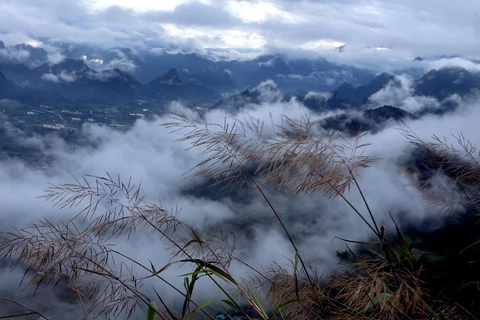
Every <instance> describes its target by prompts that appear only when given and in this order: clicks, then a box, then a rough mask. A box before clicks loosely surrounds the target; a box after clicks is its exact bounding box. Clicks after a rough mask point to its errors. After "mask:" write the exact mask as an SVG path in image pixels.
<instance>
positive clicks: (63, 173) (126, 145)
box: [0, 76, 480, 314]
mask: <svg viewBox="0 0 480 320" xmlns="http://www.w3.org/2000/svg"><path fill="white" fill-rule="evenodd" d="M49 77H51V76H49ZM59 81H60V79H59ZM404 81H405V83H407V82H408V80H404ZM274 88H275V86H274V83H272V82H267V83H264V84H262V85H261V86H259V88H257V90H259V91H261V94H260V103H259V104H251V105H250V106H249V107H248V108H245V109H243V110H241V111H238V112H236V113H234V114H233V115H232V114H229V113H226V112H225V111H222V110H215V111H211V112H208V113H207V114H206V118H207V120H208V121H209V122H210V123H224V121H225V119H227V121H229V122H232V121H233V119H237V120H239V121H245V119H249V118H251V117H253V118H254V119H259V120H260V121H263V122H264V123H265V127H264V134H265V135H268V134H269V133H272V132H273V131H274V129H273V128H272V126H271V124H272V121H273V122H274V123H276V124H280V123H281V122H282V120H284V119H285V118H283V116H287V117H289V118H292V119H299V118H300V117H302V116H308V117H310V118H311V120H312V121H316V120H318V119H321V118H323V117H325V116H327V115H328V114H314V113H311V112H310V111H309V110H308V109H307V108H306V107H305V106H303V105H302V104H301V103H299V102H298V101H296V100H295V99H291V100H289V101H285V100H283V99H281V93H279V92H276V91H275V90H274ZM389 92H390V91H385V92H384V96H385V97H384V99H387V97H386V95H387V94H388V93H389ZM311 95H316V94H314V93H311ZM325 98H327V96H325ZM473 106H474V103H472V104H469V103H465V102H464V108H461V109H459V112H458V113H457V114H454V115H448V116H445V117H439V116H429V117H426V118H423V119H421V120H418V121H408V125H409V126H410V128H412V130H414V131H415V133H417V134H418V135H419V136H420V137H422V138H425V139H428V138H429V137H430V135H431V134H437V135H439V136H442V135H448V134H450V133H457V132H460V131H463V132H464V133H465V135H466V136H470V137H475V136H476V134H477V131H478V129H476V126H475V123H476V122H475V121H476V119H478V117H480V110H479V109H478V108H474V107H473ZM171 108H172V109H173V110H175V111H177V112H181V113H185V114H186V115H187V116H189V117H191V118H192V119H197V117H198V116H197V115H196V113H195V112H194V111H192V110H189V109H185V108H183V107H182V106H181V105H180V104H178V103H175V104H172V106H171ZM170 120H171V118H170V116H164V117H161V118H156V119H154V120H152V121H144V120H140V121H137V122H136V123H135V125H134V126H133V127H132V128H131V129H130V130H128V131H127V132H120V131H115V130H113V129H111V128H109V127H108V126H98V125H87V124H86V125H84V127H83V128H82V130H81V135H82V136H83V138H84V139H83V140H84V141H89V142H90V143H91V145H81V146H80V145H77V146H75V145H67V144H66V143H65V142H63V141H62V140H60V139H58V138H54V137H52V136H49V137H27V136H25V135H22V134H21V133H19V132H17V131H15V132H12V137H16V139H17V141H18V143H21V144H26V145H30V146H37V147H40V148H41V149H42V150H43V151H44V152H47V153H48V154H49V155H50V157H51V158H52V161H53V162H52V163H51V164H50V166H49V167H48V168H46V169H44V170H41V171H39V170H36V169H33V168H30V167H27V166H25V165H24V164H22V163H21V162H19V161H18V160H8V161H5V160H2V161H1V166H0V190H2V192H0V202H1V203H2V204H3V206H2V208H3V209H2V210H0V221H1V223H0V225H2V228H8V227H10V226H12V225H13V226H15V227H21V226H24V225H25V224H27V223H32V222H34V221H36V220H37V219H41V218H43V217H46V218H48V219H50V220H52V221H61V220H65V219H68V218H69V217H71V216H72V215H74V214H75V213H76V212H78V210H79V208H80V207H77V208H72V209H67V210H66V211H60V210H59V209H58V208H52V207H51V204H50V203H48V202H45V201H44V200H42V199H38V198H36V197H37V196H39V195H41V194H43V193H44V191H43V190H44V188H45V187H47V183H48V182H51V183H54V184H59V183H69V182H74V181H73V180H72V177H71V176H70V174H69V173H72V174H73V175H74V176H76V177H81V175H82V174H85V173H88V174H92V175H100V176H102V175H104V174H105V172H106V171H107V172H109V173H110V174H111V175H112V176H116V175H117V174H120V175H121V176H122V177H123V178H124V179H127V180H128V179H129V178H130V177H132V182H133V183H136V184H139V183H140V182H141V184H142V194H143V195H144V196H145V197H146V200H149V201H161V203H162V205H163V206H164V207H165V208H176V207H177V206H178V207H180V208H182V210H181V212H180V213H179V216H178V217H179V218H180V219H182V220H184V221H185V222H187V223H189V224H191V225H193V226H195V227H198V228H201V229H204V230H205V229H209V228H210V229H209V230H211V228H212V226H215V225H217V224H218V225H220V226H222V227H223V229H224V231H226V232H227V233H228V234H230V235H238V236H239V242H238V247H239V250H240V251H239V253H238V254H239V255H241V256H242V257H243V258H245V259H246V261H247V262H250V263H252V264H253V265H254V266H259V265H263V266H268V265H270V264H271V263H272V262H273V261H274V260H275V261H276V262H278V263H279V264H286V263H287V259H286V258H287V257H290V258H293V257H294V252H293V251H292V248H291V247H290V245H289V244H288V242H287V241H286V239H285V237H284V236H282V231H281V227H280V226H279V225H278V223H277V222H276V220H275V217H274V216H273V214H272V212H271V211H270V209H269V207H268V204H267V203H265V201H264V200H263V199H262V197H261V195H260V194H259V193H258V192H255V190H251V191H244V192H246V193H247V195H246V196H245V197H244V199H243V200H240V201H243V202H242V203H241V204H239V203H238V199H236V198H235V196H228V195H226V196H225V197H218V194H216V195H215V197H209V196H208V193H207V195H204V196H201V197H196V196H194V195H192V194H191V192H192V190H198V188H200V186H201V183H202V178H200V177H197V178H191V179H186V180H182V177H184V176H183V174H184V173H185V172H186V171H187V170H189V169H190V168H192V167H193V166H195V165H196V164H197V163H198V162H200V161H201V160H202V159H203V158H202V157H203V156H202V155H200V151H201V150H195V149H193V150H189V151H185V149H187V148H188V146H189V145H188V144H187V143H185V142H178V141H176V140H177V139H178V138H180V137H182V133H179V132H177V133H170V130H167V129H166V128H163V127H162V126H161V124H162V123H164V122H167V121H170ZM215 128H216V127H214V126H212V130H217V129H215ZM364 139H365V141H364V142H370V143H372V145H371V146H370V147H368V148H366V149H365V155H368V156H372V157H375V158H381V159H382V160H380V161H379V162H377V163H376V164H375V165H374V166H372V167H370V168H366V169H362V170H361V171H360V173H359V183H360V185H361V187H362V190H363V192H364V194H365V196H366V198H367V200H368V201H369V204H370V206H371V209H372V211H373V213H374V214H375V216H376V217H377V218H378V220H379V223H381V224H382V225H385V226H386V228H387V231H392V232H393V231H394V227H393V226H392V223H391V220H389V215H388V214H389V212H391V213H392V214H393V215H394V216H395V217H398V220H399V222H400V223H401V224H408V223H420V222H421V221H422V219H424V218H426V217H431V216H435V217H437V220H438V221H439V223H441V217H438V216H437V215H436V214H437V213H436V211H435V210H432V209H430V208H428V206H427V204H426V203H425V201H424V200H423V199H422V198H421V197H420V196H419V195H418V193H417V192H416V190H415V189H414V188H413V187H412V186H411V184H410V180H409V178H408V177H407V176H406V173H405V170H403V169H402V167H401V166H400V165H399V163H401V161H402V159H405V157H407V156H408V154H409V150H410V148H411V147H410V145H409V143H408V141H406V139H405V138H404V137H403V136H402V135H401V134H400V133H399V132H398V130H396V129H395V128H388V129H386V130H384V131H381V132H379V133H378V134H375V135H367V136H366V137H364ZM200 190H202V189H200ZM186 191H188V192H186ZM204 191H205V190H204ZM265 192H266V193H267V196H268V197H269V199H270V200H271V201H272V203H273V205H274V206H275V208H276V210H277V211H278V213H279V215H280V216H281V217H282V218H283V219H285V221H286V223H287V226H288V228H289V230H290V231H291V232H292V234H293V235H295V238H296V239H297V242H298V245H299V248H300V250H301V252H302V254H304V257H305V258H308V259H309V260H312V261H314V263H315V264H316V265H317V266H318V267H319V269H320V271H321V272H329V271H330V270H332V268H334V267H335V266H336V263H337V260H336V251H337V250H344V249H345V244H344V243H343V242H342V241H339V240H334V237H335V236H338V237H344V238H348V239H351V240H366V239H368V238H369V237H370V235H371V234H370V231H369V230H368V228H367V227H366V226H365V225H364V224H362V223H361V221H360V220H359V218H358V217H357V216H356V215H355V213H354V212H353V211H352V210H351V208H349V207H348V205H347V204H346V203H344V202H343V201H342V200H341V199H339V198H337V199H335V200H334V201H331V200H329V199H326V198H324V197H322V196H321V195H320V194H306V195H299V196H297V197H288V196H286V195H285V194H283V193H279V192H276V191H275V190H271V189H269V188H265ZM189 193H190V194H189ZM346 196H347V197H348V199H349V200H350V201H351V202H352V203H353V204H354V205H355V206H356V207H358V208H361V210H362V212H363V208H364V204H363V201H362V197H361V196H360V194H359V193H358V192H357V191H356V190H355V189H354V188H353V189H352V190H351V191H350V192H347V194H346ZM7 208H8V209H7ZM102 209H103V210H105V209H106V207H103V206H102V207H101V208H99V210H102ZM12 217H15V219H12ZM115 247H116V248H117V249H118V250H121V251H122V252H124V253H126V254H128V255H131V256H132V257H134V258H136V259H138V260H139V261H141V262H144V263H146V264H148V265H149V262H148V261H149V260H152V262H153V263H154V265H155V266H159V267H160V266H163V265H165V264H166V263H167V262H168V254H167V253H168V250H167V247H166V245H165V243H164V242H162V241H161V240H160V239H158V238H155V237H154V236H153V235H147V234H145V233H142V232H138V233H135V234H133V235H132V236H131V237H130V238H129V239H127V238H126V237H125V238H123V237H121V238H120V239H118V240H115ZM312 247H314V248H321V249H319V250H312V249H311V248H312ZM232 268H233V270H234V272H235V273H236V274H239V275H244V274H245V272H246V270H245V269H244V268H242V267H241V265H237V264H234V265H233V266H232ZM139 272H140V271H139ZM182 272H184V273H185V272H187V270H186V269H177V268H175V267H172V268H170V269H169V270H168V271H167V272H166V273H165V275H164V276H165V277H166V278H167V279H169V280H171V281H173V282H174V283H175V284H176V285H178V286H179V287H181V286H182V279H180V278H178V275H179V274H180V273H182ZM19 274H20V273H18V275H19ZM16 275H17V274H16ZM2 276H4V274H3V273H2V272H0V278H1V277H2ZM151 286H155V288H157V289H158V292H160V293H161V294H165V295H166V297H168V298H167V302H172V303H173V302H174V301H175V300H176V299H177V298H178V297H176V296H175V295H173V294H171V291H167V289H168V288H166V287H165V286H163V285H161V284H159V283H156V282H151V283H150V282H149V283H148V285H146V286H145V288H146V289H145V290H147V291H148V290H150V289H148V288H151ZM199 288H200V292H201V295H203V296H202V297H200V298H204V299H208V298H210V297H212V296H215V295H217V292H216V291H215V290H214V286H213V285H212V284H209V283H208V281H205V283H204V284H202V286H199ZM4 289H5V290H9V291H8V292H9V295H13V294H14V292H18V290H17V289H16V287H15V283H12V284H11V285H10V286H8V288H4ZM48 292H50V291H48ZM167 292H168V294H167ZM152 294H153V293H152ZM217 297H218V295H217ZM25 299H26V300H25V302H29V303H32V304H33V305H37V306H41V305H42V304H41V302H42V301H43V300H35V299H36V298H29V299H27V298H25ZM39 299H42V298H41V297H40V298H39ZM51 299H53V300H51V301H56V300H55V299H58V296H55V295H53V296H51ZM35 301H37V302H35ZM51 304H52V305H57V304H55V303H53V302H52V303H51ZM58 305H59V308H58V309H57V310H61V308H60V306H61V304H58ZM80 311H81V308H77V309H76V310H73V311H71V312H72V314H74V313H75V312H80Z"/></svg>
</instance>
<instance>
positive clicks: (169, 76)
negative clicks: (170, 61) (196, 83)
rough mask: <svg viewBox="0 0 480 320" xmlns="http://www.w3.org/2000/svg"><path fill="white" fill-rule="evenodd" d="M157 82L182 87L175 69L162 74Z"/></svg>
mask: <svg viewBox="0 0 480 320" xmlns="http://www.w3.org/2000/svg"><path fill="white" fill-rule="evenodd" d="M158 80H159V81H160V83H163V84H168V85H177V86H179V85H183V83H182V80H180V76H179V75H178V72H177V69H176V68H170V69H168V71H167V72H165V73H164V74H162V75H161V76H160V77H159V78H158Z"/></svg>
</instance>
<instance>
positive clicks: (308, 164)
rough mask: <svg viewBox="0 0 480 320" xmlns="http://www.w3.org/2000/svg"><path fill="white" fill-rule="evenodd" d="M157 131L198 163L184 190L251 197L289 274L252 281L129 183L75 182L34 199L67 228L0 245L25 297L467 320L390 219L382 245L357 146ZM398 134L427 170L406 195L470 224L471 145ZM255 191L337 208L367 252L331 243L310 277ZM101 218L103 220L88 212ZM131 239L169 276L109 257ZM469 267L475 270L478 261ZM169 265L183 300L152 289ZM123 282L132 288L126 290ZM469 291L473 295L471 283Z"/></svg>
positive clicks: (113, 307) (40, 225) (263, 130)
mask: <svg viewBox="0 0 480 320" xmlns="http://www.w3.org/2000/svg"><path fill="white" fill-rule="evenodd" d="M165 126H166V127H168V128H171V129H172V130H182V131H183V132H185V134H184V136H183V138H182V139H180V140H181V141H186V142H189V143H190V148H191V149H199V150H200V153H201V154H200V157H201V159H202V160H201V161H200V163H199V164H198V165H197V166H195V167H194V168H192V170H191V171H189V172H188V173H187V174H186V177H189V176H202V177H205V178H207V179H211V180H212V181H214V183H213V184H214V185H217V186H219V185H221V186H223V187H224V188H229V189H230V190H236V189H238V188H242V187H243V186H244V185H245V184H246V183H248V184H250V185H253V186H254V187H255V189H256V190H257V191H258V192H259V193H260V195H261V196H262V197H263V199H264V200H265V202H266V203H267V204H268V206H269V208H270V210H271V213H272V215H273V216H274V217H275V219H276V221H277V223H278V224H279V225H280V227H281V228H282V230H283V233H284V236H285V237H286V239H288V241H289V243H290V245H291V247H292V249H293V251H294V252H295V255H294V256H293V257H291V266H290V267H286V266H281V265H277V264H274V265H272V266H270V267H266V268H265V269H256V268H254V267H253V266H251V265H249V264H248V263H246V262H245V261H243V260H241V259H240V258H239V257H238V256H237V255H236V251H235V249H236V243H235V239H230V238H229V237H227V236H225V234H222V233H219V234H207V233H205V232H204V231H203V230H198V229H195V228H193V227H191V226H189V225H187V224H186V223H185V222H183V221H181V220H179V219H178V215H177V213H178V211H177V210H173V211H172V210H166V209H165V208H163V207H162V206H161V205H160V204H158V203H151V202H148V201H146V200H145V199H144V198H143V197H142V195H141V189H140V187H139V186H137V185H134V184H133V183H132V182H131V180H127V181H124V180H122V178H121V177H120V176H116V177H113V176H110V175H108V174H107V175H106V176H104V177H98V176H88V175H87V176H84V177H82V179H78V180H76V182H75V183H72V184H62V185H52V186H51V187H50V188H49V189H47V191H46V193H45V195H44V196H43V198H45V199H46V200H49V201H52V203H53V205H54V206H57V207H60V208H65V207H78V208H79V210H78V211H79V213H78V214H77V215H76V216H75V217H73V218H72V219H71V220H69V221H66V222H63V223H60V224H55V223H53V222H50V221H48V220H46V219H43V220H40V221H38V222H36V223H34V224H32V225H30V226H26V227H25V228H22V229H18V230H14V231H12V232H10V233H9V234H6V235H5V236H4V239H3V242H2V246H1V247H0V252H1V254H2V255H3V256H4V257H7V258H9V259H13V260H16V261H17V262H18V264H19V265H21V266H22V267H24V268H25V270H26V272H25V273H26V276H27V279H28V281H29V283H30V285H32V286H37V287H38V286H40V285H45V284H47V285H56V284H58V283H60V282H65V281H67V282H68V283H69V285H70V286H71V287H72V288H74V289H75V290H76V292H77V294H78V298H79V300H80V301H82V306H84V310H83V312H84V314H85V316H86V317H87V316H89V315H91V316H93V315H96V316H99V315H107V316H113V317H116V316H120V315H126V316H128V317H132V316H134V315H135V313H136V312H137V311H138V309H139V308H143V310H144V311H143V312H144V313H145V314H146V315H147V319H190V318H192V319H193V318H195V317H197V318H202V319H215V315H214V314H212V313H211V312H210V311H209V310H211V308H210V306H211V305H213V304H214V303H221V304H223V307H224V308H225V309H226V310H231V311H234V312H236V313H237V314H239V315H240V316H241V317H242V318H244V319H254V317H256V318H260V319H264V320H267V319H305V320H306V319H387V320H388V319H475V316H476V315H478V312H479V311H480V308H478V306H477V305H475V304H472V305H465V306H463V305H462V301H458V299H457V300H455V299H456V298H455V297H454V296H452V295H450V296H449V295H448V294H445V292H435V291H434V290H432V288H434V286H433V285H432V283H434V281H432V279H433V278H434V277H435V268H436V267H435V263H439V261H443V260H442V259H440V260H438V259H437V260H435V259H433V260H432V259H430V260H426V259H425V255H418V254H417V253H416V251H414V249H415V248H412V244H411V241H410V240H409V239H410V238H409V237H408V236H407V235H405V234H404V232H403V231H402V230H400V228H399V227H398V226H397V223H396V221H395V220H394V217H393V216H392V222H393V224H394V225H395V226H396V229H395V232H394V233H393V234H390V233H389V234H387V233H385V229H384V227H382V226H380V225H379V223H378V222H377V219H376V218H375V214H374V212H372V210H371V208H370V206H369V204H368V201H367V199H366V198H365V196H364V194H363V192H362V188H361V180H360V177H359V169H360V168H367V167H368V166H369V165H371V164H372V163H374V162H375V161H379V159H372V158H369V157H367V156H365V155H364V154H363V152H362V150H363V149H364V148H365V147H367V146H368V144H364V143H363V142H362V140H363V136H358V137H356V138H354V139H348V138H345V137H344V136H342V135H341V134H340V133H338V132H330V133H326V134H322V135H318V134H316V133H315V130H314V126H313V123H312V122H311V121H310V120H309V119H308V118H303V119H301V120H299V121H294V120H292V119H289V118H283V121H282V124H281V125H278V126H272V127H270V128H267V126H266V125H265V124H264V123H261V122H258V121H255V120H247V121H245V122H243V123H239V122H237V123H235V124H229V123H227V122H225V123H224V124H223V125H218V124H217V125H211V124H209V123H208V121H207V120H206V119H205V118H203V117H202V116H200V121H193V120H190V119H188V118H186V117H184V116H182V115H176V116H175V117H174V119H173V121H172V122H170V123H167V124H165ZM404 134H405V136H406V138H407V139H409V141H410V142H411V143H412V146H413V147H414V148H415V150H420V151H422V155H423V160H422V161H420V162H421V165H424V166H425V165H428V170H427V169H426V167H421V166H420V165H418V164H417V165H416V166H412V167H411V170H412V172H414V170H418V171H417V175H416V177H418V179H417V180H415V181H414V183H416V184H417V186H418V188H419V192H420V193H421V194H424V195H426V197H427V199H428V201H429V202H430V203H431V204H432V205H434V206H437V207H439V208H440V211H444V210H445V209H448V211H449V212H452V213H453V212H455V211H453V210H455V209H456V208H457V206H458V205H460V206H463V207H464V208H466V209H467V210H474V212H476V209H477V206H478V204H479V203H480V202H479V201H478V199H479V197H478V190H479V189H478V183H479V182H480V175H479V172H480V170H479V169H478V159H480V157H479V155H478V152H477V151H476V149H475V147H474V144H473V143H472V142H471V141H469V140H468V139H466V138H464V137H463V136H461V135H460V136H456V137H455V141H456V143H457V144H458V145H457V147H454V146H453V145H451V144H449V143H448V142H447V140H442V139H439V138H437V137H434V139H433V142H425V141H423V140H421V139H420V138H418V137H417V136H415V135H414V134H413V133H411V132H408V131H405V132H404ZM424 160H425V161H424ZM419 168H420V169H419ZM429 170H430V171H429ZM432 172H435V173H436V174H439V175H440V174H441V175H442V177H447V178H448V179H446V181H447V182H448V185H447V188H445V186H442V185H437V188H438V187H439V188H440V191H439V190H434V189H433V187H432V186H431V184H430V182H431V180H429V177H430V176H432ZM422 174H423V175H424V176H422ZM267 189H274V190H281V191H282V192H287V193H288V194H290V195H291V196H296V195H298V194H301V193H320V194H323V195H324V196H325V197H327V198H330V199H333V198H337V197H338V198H341V199H342V200H343V201H345V203H346V204H347V205H348V206H349V207H350V208H351V209H352V213H353V214H355V215H356V216H357V217H358V219H359V220H358V221H359V222H360V223H364V224H365V225H366V226H367V227H368V228H369V229H370V230H371V236H372V239H373V241H372V239H368V241H366V242H362V243H359V242H355V241H351V240H349V239H344V240H345V242H346V244H347V248H348V249H347V251H346V252H345V253H343V254H342V255H341V256H342V257H343V262H344V263H343V264H342V265H340V266H339V268H338V270H336V272H334V273H332V274H327V275H321V274H319V272H318V271H317V269H316V267H315V265H313V264H311V263H310V262H309V261H306V260H305V259H304V258H303V254H302V252H301V251H300V250H299V247H298V246H297V244H296V243H295V241H294V240H293V237H292V236H291V234H290V231H289V229H288V226H287V225H286V224H285V223H284V221H283V220H282V218H281V215H280V214H279V213H278V212H277V209H276V208H275V204H274V203H272V202H271V201H270V199H269V198H268V197H267V195H266V192H265V190H267ZM449 190H450V191H459V192H457V193H456V194H460V195H461V196H460V198H458V197H457V198H454V200H455V203H454V204H451V203H447V201H446V200H449V197H446V196H445V193H446V192H448V191H449ZM354 191H355V192H358V193H359V194H360V196H361V198H362V199H363V204H364V208H357V207H355V206H354V205H353V204H352V202H351V201H349V199H348V197H349V194H350V192H354ZM105 206H106V207H107V208H108V210H107V211H106V212H99V208H101V207H105ZM475 221H476V220H475ZM139 232H142V233H143V232H147V233H149V234H154V235H156V236H158V237H159V238H161V239H162V240H163V241H164V242H165V243H168V244H169V246H170V248H171V260H170V262H169V263H167V264H166V265H164V266H155V265H153V264H152V263H150V264H142V263H141V262H139V261H136V260H135V259H133V258H131V257H129V256H127V255H125V254H124V253H123V252H120V251H118V250H116V249H115V248H114V247H111V246H109V243H110V242H111V241H114V240H115V239H116V238H118V237H121V236H130V235H131V234H133V233H139ZM352 242H354V243H355V244H356V245H357V247H358V249H356V250H355V251H354V250H352V249H350V248H349V247H348V244H349V243H352ZM478 243H480V241H472V242H471V244H470V245H469V246H468V247H466V248H463V250H474V249H476V247H477V246H478ZM456 254H461V252H457V253H456ZM431 256H435V255H431ZM471 257H472V258H474V259H476V258H478V255H475V254H473V255H471ZM113 261H116V263H115V264H114V263H113ZM233 262H235V263H239V264H241V265H243V266H245V267H246V268H247V269H248V270H250V271H251V272H250V275H249V277H248V278H247V279H238V278H236V277H235V276H234V275H233V274H232V273H231V271H230V268H231V265H232V263H233ZM470 262H472V261H470ZM473 262H475V261H473ZM180 265H182V266H185V265H187V266H190V269H191V272H189V273H186V274H183V275H181V277H182V278H183V279H184V287H183V288H178V287H176V286H174V285H173V284H172V283H170V282H169V281H168V279H166V278H164V276H163V275H164V273H165V271H166V270H169V269H171V268H176V267H177V266H180ZM136 270H141V271H142V274H146V275H142V276H139V275H138V273H137V272H136ZM432 270H433V271H432ZM454 270H457V269H454ZM432 274H433V275H432ZM425 275H428V277H427V276H425ZM202 278H208V279H209V281H211V282H212V283H213V284H214V285H215V286H216V287H217V288H218V289H219V290H220V291H221V292H222V294H223V298H222V299H220V300H219V301H207V302H205V303H203V304H202V303H200V302H196V301H195V300H194V298H193V297H194V292H196V290H198V286H199V280H200V279H202ZM149 279H156V280H157V281H159V282H162V283H164V284H165V285H166V286H168V287H169V288H170V289H171V291H172V294H173V293H175V294H176V295H178V296H179V297H180V298H181V299H182V300H183V303H182V304H181V307H180V308H174V307H173V306H169V305H168V304H167V303H166V302H165V297H164V296H162V295H161V294H159V293H158V292H157V291H155V294H154V295H152V296H147V295H146V294H145V292H146V291H145V290H144V289H143V285H144V283H145V281H147V280H149ZM473 279H474V281H473V282H475V281H477V283H480V279H478V277H476V278H475V277H474V278H473ZM245 306H249V308H250V311H252V310H253V312H250V311H249V310H247V309H246V308H245ZM252 314H255V315H252Z"/></svg>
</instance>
